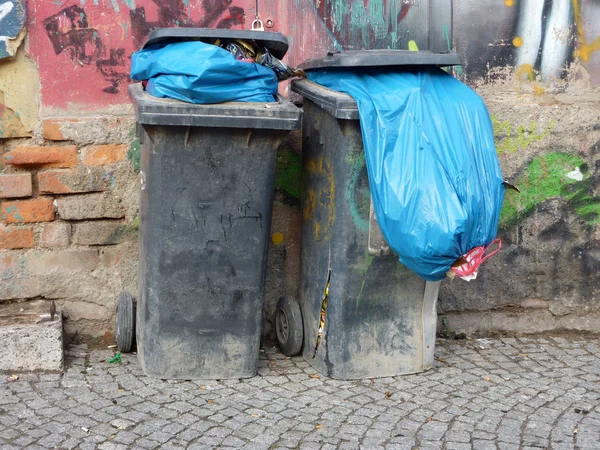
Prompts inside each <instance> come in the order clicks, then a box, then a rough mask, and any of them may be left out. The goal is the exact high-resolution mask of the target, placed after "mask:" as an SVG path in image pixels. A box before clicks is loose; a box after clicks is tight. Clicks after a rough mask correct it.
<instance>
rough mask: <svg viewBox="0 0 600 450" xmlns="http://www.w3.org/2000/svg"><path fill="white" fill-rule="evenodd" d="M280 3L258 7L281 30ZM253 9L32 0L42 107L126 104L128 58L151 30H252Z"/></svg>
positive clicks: (128, 0)
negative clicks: (196, 28) (181, 28)
mask: <svg viewBox="0 0 600 450" xmlns="http://www.w3.org/2000/svg"><path fill="white" fill-rule="evenodd" d="M281 3H282V2H279V1H264V0H261V3H260V4H261V8H264V9H263V12H261V16H262V18H264V19H265V20H266V19H267V18H273V19H272V20H273V21H274V23H275V24H277V25H278V26H277V28H279V26H280V25H281V22H280V21H279V17H280V16H281V14H280V11H279V6H278V4H281ZM254 5H255V2H254V1H253V0H203V1H191V0H155V1H150V0H81V1H79V2H72V1H70V2H61V1H60V0H54V1H53V2H52V1H46V0H31V1H29V2H28V17H30V18H31V19H30V21H29V36H30V46H29V48H30V53H31V56H33V58H34V59H35V61H36V62H37V64H38V68H39V71H40V78H41V80H42V104H43V106H45V107H52V108H60V109H65V108H70V107H77V108H79V109H82V110H85V109H95V108H97V107H103V106H104V107H105V106H110V105H114V104H120V103H127V102H128V101H129V100H128V99H127V89H126V87H127V84H128V82H129V80H128V75H129V64H130V57H131V54H132V53H133V52H134V51H135V50H137V49H139V47H140V45H141V44H142V43H143V42H144V41H145V39H146V37H147V35H148V33H149V32H150V30H151V29H153V28H156V27H176V26H182V27H189V26H199V27H219V28H230V29H250V27H251V24H252V20H253V19H254V17H255V6H254ZM273 29H276V28H275V27H274V28H273Z"/></svg>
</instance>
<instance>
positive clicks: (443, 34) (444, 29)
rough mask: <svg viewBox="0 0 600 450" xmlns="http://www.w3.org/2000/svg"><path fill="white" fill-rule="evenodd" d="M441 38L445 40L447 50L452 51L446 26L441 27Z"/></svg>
mask: <svg viewBox="0 0 600 450" xmlns="http://www.w3.org/2000/svg"><path fill="white" fill-rule="evenodd" d="M442 36H444V38H445V39H446V44H447V45H448V50H452V41H451V39H450V30H448V26H447V25H442Z"/></svg>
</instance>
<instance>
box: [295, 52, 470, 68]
mask: <svg viewBox="0 0 600 450" xmlns="http://www.w3.org/2000/svg"><path fill="white" fill-rule="evenodd" d="M460 64H462V62H461V60H460V56H458V54H457V53H456V52H453V51H449V52H446V53H433V52H431V51H429V50H420V51H412V50H349V51H337V52H329V53H327V56H324V57H322V58H315V59H308V60H306V61H304V62H303V63H302V64H300V66H299V68H300V69H303V70H312V69H324V68H328V67H375V66H432V65H433V66H458V65H460Z"/></svg>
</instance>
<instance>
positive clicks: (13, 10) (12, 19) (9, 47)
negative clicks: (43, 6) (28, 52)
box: [0, 0, 25, 59]
mask: <svg viewBox="0 0 600 450" xmlns="http://www.w3.org/2000/svg"><path fill="white" fill-rule="evenodd" d="M24 26H25V6H24V4H23V0H7V1H4V2H1V3H0V59H3V58H9V57H12V56H14V55H15V51H16V50H17V47H18V43H17V42H15V40H16V39H17V37H19V34H20V33H21V31H22V30H23V27H24Z"/></svg>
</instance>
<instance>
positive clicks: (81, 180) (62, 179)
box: [38, 168, 114, 194]
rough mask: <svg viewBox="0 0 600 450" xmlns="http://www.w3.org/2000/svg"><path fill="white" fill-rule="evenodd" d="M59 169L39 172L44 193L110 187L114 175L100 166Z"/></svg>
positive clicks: (39, 181)
mask: <svg viewBox="0 0 600 450" xmlns="http://www.w3.org/2000/svg"><path fill="white" fill-rule="evenodd" d="M81 169H82V170H77V169H62V170H61V169H58V170H48V171H44V172H40V173H38V186H39V189H40V192H41V193H42V194H75V193H83V192H99V191H105V190H108V189H110V187H111V183H112V182H113V181H114V175H113V174H112V173H110V172H106V171H104V170H103V169H100V168H94V169H83V168H81Z"/></svg>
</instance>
